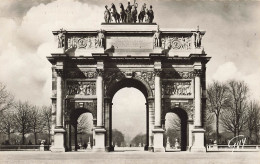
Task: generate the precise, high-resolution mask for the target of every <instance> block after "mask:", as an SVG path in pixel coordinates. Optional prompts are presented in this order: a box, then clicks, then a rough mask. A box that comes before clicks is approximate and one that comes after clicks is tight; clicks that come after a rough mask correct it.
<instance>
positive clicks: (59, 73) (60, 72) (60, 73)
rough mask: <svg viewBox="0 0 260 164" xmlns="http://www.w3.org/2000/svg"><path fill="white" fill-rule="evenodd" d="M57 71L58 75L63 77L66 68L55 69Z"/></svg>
mask: <svg viewBox="0 0 260 164" xmlns="http://www.w3.org/2000/svg"><path fill="white" fill-rule="evenodd" d="M55 71H56V73H57V75H58V76H60V77H63V75H64V70H63V69H55Z"/></svg>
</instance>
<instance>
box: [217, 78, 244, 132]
mask: <svg viewBox="0 0 260 164" xmlns="http://www.w3.org/2000/svg"><path fill="white" fill-rule="evenodd" d="M228 87H229V89H228V90H229V100H228V102H229V104H228V106H227V109H225V110H224V111H223V114H222V115H221V124H222V126H223V127H224V128H225V129H226V130H227V131H229V132H232V133H233V134H234V136H237V135H239V134H240V132H241V131H242V130H243V128H244V126H245V125H246V123H247V109H248V106H247V96H248V86H247V85H246V84H245V83H244V82H243V81H234V80H232V81H229V83H228Z"/></svg>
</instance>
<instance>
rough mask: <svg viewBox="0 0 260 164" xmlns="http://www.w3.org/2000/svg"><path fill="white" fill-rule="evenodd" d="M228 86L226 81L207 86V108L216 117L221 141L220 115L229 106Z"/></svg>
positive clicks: (217, 137) (217, 133) (217, 135)
mask: <svg viewBox="0 0 260 164" xmlns="http://www.w3.org/2000/svg"><path fill="white" fill-rule="evenodd" d="M227 100H228V87H227V85H226V84H224V83H220V82H217V81H214V82H213V83H212V84H210V85H209V86H208V88H207V109H208V110H209V111H210V112H212V113H214V115H215V117H216V140H217V143H218V142H219V117H220V114H221V112H222V110H223V109H224V108H226V107H227Z"/></svg>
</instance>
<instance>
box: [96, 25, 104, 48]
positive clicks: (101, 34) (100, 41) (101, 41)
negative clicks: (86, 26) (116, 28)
mask: <svg viewBox="0 0 260 164" xmlns="http://www.w3.org/2000/svg"><path fill="white" fill-rule="evenodd" d="M104 40H105V34H104V30H102V29H101V30H100V31H98V36H97V43H96V44H97V47H101V48H103V47H104Z"/></svg>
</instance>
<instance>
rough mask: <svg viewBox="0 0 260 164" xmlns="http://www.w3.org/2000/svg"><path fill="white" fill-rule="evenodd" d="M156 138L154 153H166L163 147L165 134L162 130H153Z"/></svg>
mask: <svg viewBox="0 0 260 164" xmlns="http://www.w3.org/2000/svg"><path fill="white" fill-rule="evenodd" d="M153 133H154V138H153V152H165V148H164V147H163V133H164V130H163V129H162V128H157V129H153Z"/></svg>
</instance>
